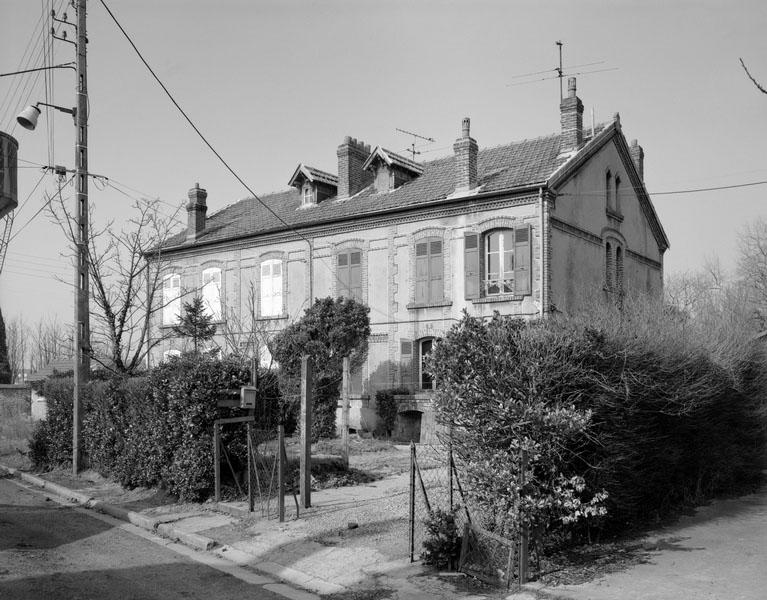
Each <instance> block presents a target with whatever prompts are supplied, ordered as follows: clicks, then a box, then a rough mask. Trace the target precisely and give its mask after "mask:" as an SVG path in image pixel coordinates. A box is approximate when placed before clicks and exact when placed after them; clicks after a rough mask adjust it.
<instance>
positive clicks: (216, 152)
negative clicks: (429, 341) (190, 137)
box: [99, 0, 385, 315]
mask: <svg viewBox="0 0 767 600" xmlns="http://www.w3.org/2000/svg"><path fill="white" fill-rule="evenodd" d="M99 1H100V2H101V5H102V6H103V7H104V9H105V10H106V11H107V13H108V14H109V16H110V18H111V19H112V21H114V23H115V25H116V26H117V28H118V29H119V30H120V32H121V33H122V34H123V36H124V37H125V39H126V40H127V41H128V43H129V44H130V45H131V47H132V48H133V50H134V52H135V53H136V55H137V56H138V57H139V59H140V60H141V62H142V63H143V64H144V66H145V67H146V68H147V70H148V71H149V73H150V74H151V75H152V77H153V78H154V80H155V81H156V82H157V84H158V85H159V86H160V87H161V88H162V90H163V91H164V92H165V95H166V96H168V98H169V99H170V101H171V102H172V103H173V105H174V106H175V107H176V109H177V110H178V111H179V112H180V113H181V115H182V116H183V117H184V119H185V120H186V122H187V123H189V126H190V127H191V128H192V129H193V130H194V131H195V133H197V135H198V136H199V138H200V139H201V140H202V141H203V143H204V144H205V145H206V146H207V147H208V149H209V150H210V151H211V152H212V153H213V154H214V155H215V157H216V158H217V159H218V160H219V162H221V164H222V165H223V166H224V167H225V168H226V169H227V170H228V171H229V173H231V174H232V176H233V177H234V178H235V179H236V180H237V181H238V182H239V183H240V184H241V185H242V186H243V187H244V188H245V189H246V190H247V191H248V192H249V193H250V194H251V195H252V196H253V199H254V200H255V201H256V202H258V203H259V204H260V205H261V206H263V207H264V208H265V209H266V210H267V211H268V212H269V213H270V214H271V215H272V216H273V217H274V218H275V219H277V221H279V222H280V223H281V224H282V225H284V226H285V228H286V229H288V230H289V231H291V232H292V233H293V234H295V235H296V237H298V238H300V239H302V240H303V241H305V242H306V243H307V244H308V245H309V247H310V248H312V247H313V243H312V241H311V240H310V239H309V238H307V237H306V236H305V235H303V234H302V233H301V232H300V231H298V230H297V229H296V228H295V227H293V226H292V225H290V224H288V223H287V222H286V221H285V220H284V219H283V218H282V217H280V216H279V215H278V214H277V213H276V212H274V210H272V208H271V207H270V206H268V205H267V204H266V203H265V202H264V201H263V200H261V198H260V197H259V196H258V194H256V193H255V192H254V191H253V190H252V189H251V187H250V186H249V185H248V184H247V183H246V182H245V180H243V179H242V177H240V176H239V175H238V174H237V172H236V171H235V170H234V169H233V168H232V167H231V166H230V165H229V163H228V162H227V161H226V160H225V159H224V158H223V156H221V154H219V152H218V151H217V150H216V149H215V148H214V147H213V145H212V144H211V143H210V142H209V141H208V139H207V138H206V137H205V136H204V135H203V133H202V132H201V131H200V130H199V128H198V127H197V125H195V124H194V122H193V121H192V119H191V118H190V117H189V115H188V114H187V113H186V112H185V111H184V109H183V108H181V106H180V105H179V103H178V102H177V101H176V99H175V98H174V97H173V94H171V93H170V91H169V90H168V88H167V87H166V86H165V84H164V83H163V82H162V80H161V79H160V78H159V77H158V76H157V74H156V73H155V72H154V70H153V69H152V67H151V66H150V65H149V63H148V62H147V60H146V59H145V58H144V56H143V54H141V51H140V50H139V49H138V47H137V46H136V44H135V43H134V42H133V40H132V39H131V37H130V35H128V32H127V31H126V30H125V28H124V27H123V26H122V25H121V24H120V22H119V21H118V20H117V17H115V15H114V13H113V12H112V11H111V10H110V8H109V7H108V6H107V4H106V2H105V1H104V0H99ZM315 260H317V262H319V263H320V264H322V265H323V266H325V268H327V269H328V271H330V272H331V273H332V272H333V269H332V267H331V266H330V265H329V264H327V262H326V261H325V260H324V259H322V258H319V257H316V258H315ZM336 279H338V277H337V276H336ZM339 281H340V280H339ZM371 310H373V309H371ZM379 312H381V314H382V315H383V314H385V313H383V312H382V311H379Z"/></svg>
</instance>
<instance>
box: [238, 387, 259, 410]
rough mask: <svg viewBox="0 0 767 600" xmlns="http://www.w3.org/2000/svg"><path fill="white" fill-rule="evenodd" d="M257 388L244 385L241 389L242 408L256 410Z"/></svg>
mask: <svg viewBox="0 0 767 600" xmlns="http://www.w3.org/2000/svg"><path fill="white" fill-rule="evenodd" d="M257 390H258V388H257V387H255V386H252V385H244V386H242V387H241V388H240V408H256V391H257Z"/></svg>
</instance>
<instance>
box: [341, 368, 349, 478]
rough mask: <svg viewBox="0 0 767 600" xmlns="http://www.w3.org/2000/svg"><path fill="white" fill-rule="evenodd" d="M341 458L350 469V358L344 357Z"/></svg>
mask: <svg viewBox="0 0 767 600" xmlns="http://www.w3.org/2000/svg"><path fill="white" fill-rule="evenodd" d="M341 402H342V404H341V456H342V457H343V460H344V466H345V467H346V468H347V469H348V468H349V357H348V356H344V364H343V384H342V385H341Z"/></svg>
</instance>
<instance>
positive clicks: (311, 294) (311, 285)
mask: <svg viewBox="0 0 767 600" xmlns="http://www.w3.org/2000/svg"><path fill="white" fill-rule="evenodd" d="M306 244H307V245H308V246H309V308H311V306H312V304H314V265H313V264H312V259H313V255H314V240H310V239H309V238H306Z"/></svg>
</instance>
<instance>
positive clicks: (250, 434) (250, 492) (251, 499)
mask: <svg viewBox="0 0 767 600" xmlns="http://www.w3.org/2000/svg"><path fill="white" fill-rule="evenodd" d="M248 412H251V411H248ZM247 433H248V510H249V511H250V512H253V511H254V510H255V508H256V502H255V498H254V497H253V470H254V469H255V468H256V465H255V464H254V461H253V423H248V424H247Z"/></svg>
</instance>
